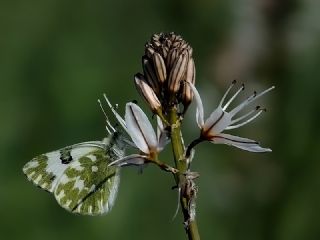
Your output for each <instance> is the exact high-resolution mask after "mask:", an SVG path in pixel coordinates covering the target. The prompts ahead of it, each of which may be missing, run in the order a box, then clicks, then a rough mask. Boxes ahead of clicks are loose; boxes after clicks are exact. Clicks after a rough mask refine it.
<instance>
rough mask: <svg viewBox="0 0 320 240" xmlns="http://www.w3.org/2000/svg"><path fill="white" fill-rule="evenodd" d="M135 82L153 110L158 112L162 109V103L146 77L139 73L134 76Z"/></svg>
mask: <svg viewBox="0 0 320 240" xmlns="http://www.w3.org/2000/svg"><path fill="white" fill-rule="evenodd" d="M134 83H135V85H136V88H137V90H138V92H139V93H140V94H141V96H142V97H143V98H144V99H145V100H146V102H147V103H148V105H149V106H150V108H151V110H152V111H153V112H154V113H157V112H158V111H159V110H160V109H161V103H160V101H159V99H158V97H157V95H156V94H155V92H154V91H153V89H152V88H151V87H150V86H149V85H148V84H147V82H146V80H145V77H144V76H143V75H142V74H141V73H137V74H136V75H135V76H134Z"/></svg>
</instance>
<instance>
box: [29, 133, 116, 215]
mask: <svg viewBox="0 0 320 240" xmlns="http://www.w3.org/2000/svg"><path fill="white" fill-rule="evenodd" d="M107 140H110V139H107ZM108 146H110V143H107V142H106V141H103V142H100V141H92V142H85V143H80V144H75V145H72V146H69V147H65V148H62V149H60V150H57V151H53V152H49V153H46V154H42V155H40V156H37V157H35V158H34V159H32V160H31V161H30V162H28V163H27V164H26V165H25V166H24V167H23V172H24V173H25V174H26V176H27V178H28V179H29V180H30V181H31V182H33V183H34V184H35V185H37V186H38V187H40V188H43V189H44V190H46V191H49V192H52V193H53V194H54V195H55V197H56V199H57V201H58V203H59V204H60V205H61V206H62V207H63V208H65V209H67V210H68V211H71V212H74V213H79V214H83V215H99V214H104V213H107V212H108V211H109V210H110V209H111V207H112V205H113V202H114V200H115V197H116V193H117V189H118V185H119V170H118V168H116V167H109V166H108V164H109V163H110V162H111V159H112V158H114V157H119V156H118V154H119V152H116V154H114V152H113V151H111V150H112V148H109V147H108ZM106 149H108V150H106ZM110 149H111V150H110Z"/></svg>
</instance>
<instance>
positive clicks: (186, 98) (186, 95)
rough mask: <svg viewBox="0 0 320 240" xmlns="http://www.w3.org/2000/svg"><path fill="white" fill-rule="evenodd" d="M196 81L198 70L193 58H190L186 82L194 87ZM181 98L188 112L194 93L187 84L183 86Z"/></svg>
mask: <svg viewBox="0 0 320 240" xmlns="http://www.w3.org/2000/svg"><path fill="white" fill-rule="evenodd" d="M195 80H196V68H195V65H194V60H193V58H190V59H189V62H188V66H187V70H186V78H185V81H186V82H189V83H192V84H193V85H194V83H195ZM181 97H182V103H183V105H184V111H186V110H187V108H188V106H189V105H190V103H191V102H192V99H193V92H192V89H191V87H190V85H189V84H186V83H185V84H183V87H182V95H181Z"/></svg>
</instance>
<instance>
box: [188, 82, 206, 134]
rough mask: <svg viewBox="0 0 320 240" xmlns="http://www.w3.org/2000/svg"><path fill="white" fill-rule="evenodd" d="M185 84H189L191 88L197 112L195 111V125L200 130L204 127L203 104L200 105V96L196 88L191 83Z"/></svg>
mask: <svg viewBox="0 0 320 240" xmlns="http://www.w3.org/2000/svg"><path fill="white" fill-rule="evenodd" d="M186 84H189V86H190V87H191V90H192V92H193V94H194V99H195V101H196V104H197V110H196V111H197V112H196V119H197V124H198V126H199V128H202V127H203V125H204V113H203V104H202V100H201V97H200V94H199V92H198V90H197V89H196V87H195V86H194V85H193V84H192V83H191V82H186Z"/></svg>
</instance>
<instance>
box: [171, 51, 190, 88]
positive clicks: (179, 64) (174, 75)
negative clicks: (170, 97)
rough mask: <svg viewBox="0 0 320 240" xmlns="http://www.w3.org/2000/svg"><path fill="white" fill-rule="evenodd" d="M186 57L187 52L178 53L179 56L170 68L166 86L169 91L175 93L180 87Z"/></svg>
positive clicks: (186, 61) (185, 65) (187, 56)
mask: <svg viewBox="0 0 320 240" xmlns="http://www.w3.org/2000/svg"><path fill="white" fill-rule="evenodd" d="M188 58H189V55H188V52H187V51H184V52H183V53H182V54H180V56H179V58H178V59H177V60H176V62H175V63H174V65H173V67H172V69H171V72H170V75H169V86H168V87H169V91H170V92H171V93H177V92H178V91H179V89H180V82H181V80H182V79H183V77H184V75H185V72H186V68H187V64H188Z"/></svg>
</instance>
